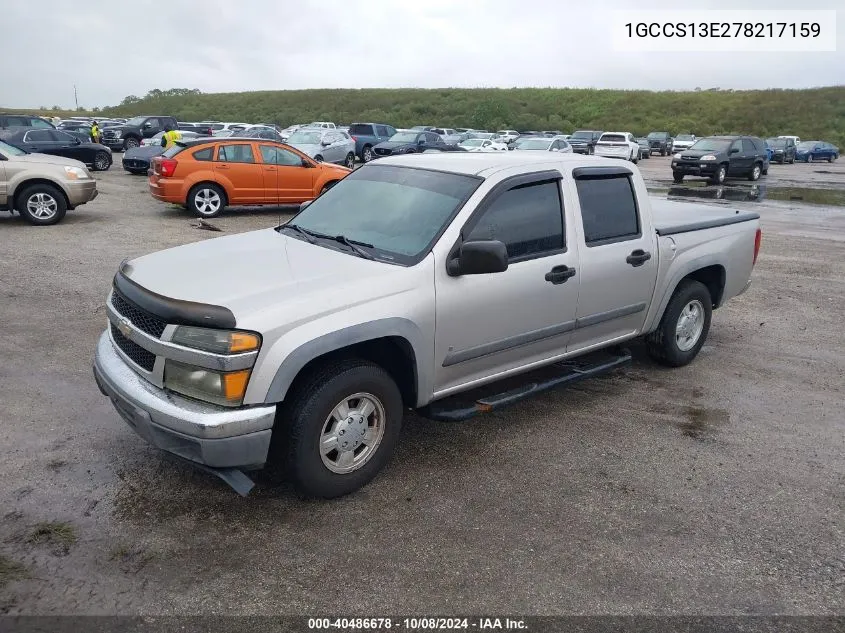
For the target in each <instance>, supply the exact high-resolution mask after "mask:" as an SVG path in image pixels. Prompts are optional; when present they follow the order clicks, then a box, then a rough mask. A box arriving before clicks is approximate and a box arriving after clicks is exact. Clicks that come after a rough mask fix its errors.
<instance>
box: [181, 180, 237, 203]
mask: <svg viewBox="0 0 845 633" xmlns="http://www.w3.org/2000/svg"><path fill="white" fill-rule="evenodd" d="M202 185H214V186H215V187H217V188H218V189H221V190H222V191H223V196H224V197H225V200H223V202H224V203H228V202H229V201H230V200H231V199H232V197H231V196H230V195H229V189H228V187H227V186H226V183H225V182H221V181H219V180H210V179H208V178H199V177H198V178H197V179H196V180H194V181H188V182H186V183H185V194H184V196H183V197H184V198H185V204H187V203H188V196H189V195H190V194H191V191H193V190H194V189H195V188H196V187H199V186H202ZM223 206H224V207H225V206H226V204H224V205H223Z"/></svg>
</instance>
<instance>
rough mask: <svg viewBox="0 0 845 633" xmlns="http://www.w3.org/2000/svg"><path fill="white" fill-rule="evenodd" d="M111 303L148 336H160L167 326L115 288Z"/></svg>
mask: <svg viewBox="0 0 845 633" xmlns="http://www.w3.org/2000/svg"><path fill="white" fill-rule="evenodd" d="M111 304H112V306H114V309H115V310H117V312H118V313H119V314H121V315H122V316H125V317H126V318H127V319H129V320H130V321H132V325H134V326H135V327H136V328H138V329H139V330H141V331H142V332H146V333H147V334H149V335H150V336H155V337H156V338H161V335H162V334H163V333H164V328H165V327H167V323H165V322H164V321H162V320H161V319H159V318H158V317H157V316H154V315H152V314H150V313H149V312H147V311H146V310H142V309H141V308H139V307H138V306H136V305H135V304H134V303H132V302H131V301H129V300H128V299H126V297H124V296H123V295H122V294H120V293H119V292H118V291H117V289H115V290H114V291H113V292H112V298H111Z"/></svg>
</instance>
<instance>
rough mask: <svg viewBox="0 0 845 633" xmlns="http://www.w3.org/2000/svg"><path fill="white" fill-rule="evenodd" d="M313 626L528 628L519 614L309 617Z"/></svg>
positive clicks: (350, 627)
mask: <svg viewBox="0 0 845 633" xmlns="http://www.w3.org/2000/svg"><path fill="white" fill-rule="evenodd" d="M308 628H309V629H312V630H338V629H339V630H350V631H351V630H361V631H367V630H379V629H382V630H389V629H403V630H406V631H436V630H453V629H459V630H472V629H476V630H479V631H496V630H503V631H504V630H511V631H519V630H521V631H527V630H528V626H527V624H526V623H525V621H524V620H521V619H518V618H513V619H512V618H426V617H421V618H309V619H308Z"/></svg>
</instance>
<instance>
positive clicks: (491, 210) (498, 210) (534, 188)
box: [435, 171, 580, 391]
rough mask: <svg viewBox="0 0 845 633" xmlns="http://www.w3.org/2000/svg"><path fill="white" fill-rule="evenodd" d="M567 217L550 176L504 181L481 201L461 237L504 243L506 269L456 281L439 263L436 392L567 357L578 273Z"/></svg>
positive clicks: (554, 179) (556, 184)
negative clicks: (567, 228) (566, 351)
mask: <svg viewBox="0 0 845 633" xmlns="http://www.w3.org/2000/svg"><path fill="white" fill-rule="evenodd" d="M564 217H565V214H564V209H563V206H562V196H561V191H560V174H559V173H558V172H554V171H549V172H540V173H536V174H524V175H521V176H515V177H512V178H508V179H505V180H503V181H502V182H500V183H499V184H498V185H496V186H495V187H494V188H493V189H492V190H491V192H490V193H489V194H488V195H487V196H486V197H485V198H484V200H482V201H481V203H480V204H479V206H478V207H477V209H476V211H475V212H474V213H473V215H472V216H471V217H470V218H469V220H467V222H466V223H465V224H464V226H463V229H462V235H463V236H464V238H463V240H464V242H468V241H476V240H499V241H502V242H504V243H505V245H506V246H507V249H508V257H509V265H508V268H507V270H505V271H504V272H500V273H491V274H484V275H464V276H457V277H453V276H449V274H448V272H447V270H446V262H445V261H439V262H438V263H437V272H436V277H435V283H436V288H437V302H436V307H435V310H436V328H435V331H436V336H435V391H444V390H449V389H453V388H456V387H458V386H459V385H462V384H466V383H471V382H473V381H475V380H479V379H483V378H485V377H489V376H491V375H494V374H498V373H500V372H505V371H508V370H511V369H515V368H518V367H523V366H525V365H527V364H530V363H532V362H537V361H541V360H545V359H548V358H551V357H553V356H556V355H562V354H563V353H564V352H565V350H566V344H567V342H568V341H569V336H570V332H571V331H572V328H573V327H574V325H575V313H576V307H577V303H578V288H579V283H580V278H579V273H580V270H579V267H578V263H577V258H578V253H577V247H575V248H573V247H572V246H571V245H570V242H571V240H572V237H571V236H570V235H569V234H568V232H567V230H566V224H565V221H564Z"/></svg>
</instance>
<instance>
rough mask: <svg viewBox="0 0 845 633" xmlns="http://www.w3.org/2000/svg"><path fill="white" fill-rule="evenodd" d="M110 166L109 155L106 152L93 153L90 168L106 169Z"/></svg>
mask: <svg viewBox="0 0 845 633" xmlns="http://www.w3.org/2000/svg"><path fill="white" fill-rule="evenodd" d="M109 167H111V156H109V155H108V153H106V152H97V153H96V154H94V162H93V164H92V168H93V169H94V171H107V170H108V168H109Z"/></svg>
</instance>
